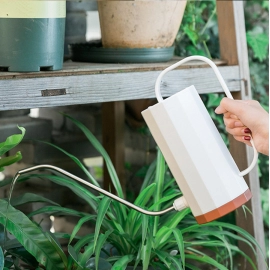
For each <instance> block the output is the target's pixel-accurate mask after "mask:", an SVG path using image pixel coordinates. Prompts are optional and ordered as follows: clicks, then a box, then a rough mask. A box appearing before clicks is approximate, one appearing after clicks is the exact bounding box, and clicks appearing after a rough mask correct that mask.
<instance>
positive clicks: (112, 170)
mask: <svg viewBox="0 0 270 270" xmlns="http://www.w3.org/2000/svg"><path fill="white" fill-rule="evenodd" d="M65 116H66V117H67V118H68V119H70V120H71V121H72V122H73V123H74V124H75V125H76V126H77V127H78V128H80V129H81V131H82V132H83V133H84V135H85V136H86V138H87V139H88V140H89V141H90V142H91V143H92V145H93V146H94V148H95V149H96V150H97V151H98V152H99V153H100V154H101V155H102V157H103V159H104V161H105V164H106V166H107V169H108V173H109V175H110V178H111V181H112V183H113V186H114V188H115V190H116V193H117V195H118V196H119V197H120V198H124V193H123V190H122V187H121V184H120V181H119V178H118V176H117V173H116V171H115V168H114V166H113V164H112V161H111V159H110V157H109V155H108V153H107V152H106V151H105V149H104V148H103V146H102V145H101V143H100V142H99V141H98V140H97V138H96V137H95V136H94V135H93V134H92V132H90V130H89V129H88V128H87V127H86V126H85V125H83V124H82V123H80V122H79V121H77V120H76V119H74V118H72V117H71V116H68V115H65ZM115 203H116V202H113V204H115ZM119 209H120V211H119ZM116 210H117V217H118V218H119V219H121V221H120V223H123V222H124V220H126V215H127V213H126V207H124V206H123V205H122V204H120V208H116Z"/></svg>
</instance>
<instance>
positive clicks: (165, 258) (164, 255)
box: [154, 249, 171, 269]
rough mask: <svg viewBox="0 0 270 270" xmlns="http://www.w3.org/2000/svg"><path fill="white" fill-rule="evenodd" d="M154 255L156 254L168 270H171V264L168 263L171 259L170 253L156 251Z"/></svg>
mask: <svg viewBox="0 0 270 270" xmlns="http://www.w3.org/2000/svg"><path fill="white" fill-rule="evenodd" d="M154 253H156V254H157V256H158V257H159V259H160V260H161V261H162V262H163V263H164V264H165V265H166V266H167V267H168V269H170V267H171V262H169V261H168V258H169V257H170V255H169V253H167V252H164V251H161V250H158V249H156V250H154Z"/></svg>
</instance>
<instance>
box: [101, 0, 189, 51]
mask: <svg viewBox="0 0 270 270" xmlns="http://www.w3.org/2000/svg"><path fill="white" fill-rule="evenodd" d="M186 2H187V1H179V0H178V1H175V0H164V1H160V0H152V1H121V0H120V1H114V0H105V1H104V0H103V1H98V11H99V19H100V26H101V36H102V44H103V47H106V48H109V47H110V48H159V47H170V46H172V45H173V42H174V40H175V37H176V35H177V32H178V30H179V27H180V24H181V21H182V17H183V14H184V10H185V7H186Z"/></svg>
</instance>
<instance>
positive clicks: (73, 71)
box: [0, 57, 226, 80]
mask: <svg viewBox="0 0 270 270" xmlns="http://www.w3.org/2000/svg"><path fill="white" fill-rule="evenodd" d="M179 60H181V58H180V57H174V58H173V59H172V60H171V61H168V62H161V63H140V64H118V63H115V64H102V63H84V62H72V61H67V62H64V65H63V69H62V70H58V71H40V72H28V73H19V72H3V71H2V72H0V80H7V79H25V78H44V77H46V78H49V77H63V76H74V75H87V74H88V75H91V74H107V73H119V72H142V71H153V70H157V71H158V70H163V69H165V68H166V67H168V66H170V65H172V64H174V63H176V62H177V61H179ZM213 61H214V62H215V64H216V65H217V66H222V65H226V61H224V60H213ZM203 67H208V64H206V63H204V62H202V61H192V62H188V63H186V64H183V65H181V66H180V67H178V68H177V69H189V68H203Z"/></svg>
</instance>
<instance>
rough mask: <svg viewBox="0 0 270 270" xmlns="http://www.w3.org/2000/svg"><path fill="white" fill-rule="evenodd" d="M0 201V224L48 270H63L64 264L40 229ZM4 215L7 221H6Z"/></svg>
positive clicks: (17, 211)
mask: <svg viewBox="0 0 270 270" xmlns="http://www.w3.org/2000/svg"><path fill="white" fill-rule="evenodd" d="M7 207H8V203H7V202H6V201H4V200H0V223H1V224H3V225H6V229H7V230H8V231H9V232H10V233H11V234H13V235H14V236H15V237H16V238H17V240H18V241H19V242H20V243H21V244H22V245H23V246H24V247H25V249H26V250H27V251H28V252H29V253H30V254H32V255H33V256H34V257H35V258H36V260H37V261H38V262H40V263H41V264H42V265H44V266H45V267H46V269H48V270H51V269H52V270H54V269H55V270H56V269H63V267H64V264H63V261H62V259H61V257H60V256H59V254H58V253H57V251H56V250H55V247H54V245H52V243H51V242H50V241H49V239H48V238H47V237H46V236H45V235H44V233H43V232H42V231H41V229H40V228H39V227H38V226H37V225H36V224H34V223H33V222H32V221H31V220H30V219H29V218H27V216H25V215H24V214H23V213H22V212H20V211H19V210H17V209H15V208H13V207H12V206H9V208H8V213H7V212H6V211H7ZM6 213H7V214H8V215H7V221H6Z"/></svg>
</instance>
